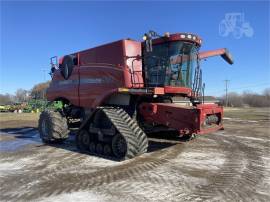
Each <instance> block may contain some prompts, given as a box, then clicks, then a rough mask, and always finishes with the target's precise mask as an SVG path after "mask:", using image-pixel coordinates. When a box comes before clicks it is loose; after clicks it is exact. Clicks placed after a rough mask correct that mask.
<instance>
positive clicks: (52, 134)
mask: <svg viewBox="0 0 270 202" xmlns="http://www.w3.org/2000/svg"><path fill="white" fill-rule="evenodd" d="M201 42H202V41H201V39H200V37H198V36H197V35H194V34H190V33H177V34H172V35H169V33H166V34H165V35H164V36H159V35H158V34H157V33H155V32H153V31H150V32H149V33H147V34H145V35H144V41H143V42H139V41H134V40H131V39H125V40H120V41H116V42H112V43H109V44H105V45H102V46H98V47H95V48H91V49H87V50H84V51H80V52H76V53H73V54H70V55H66V56H64V57H62V58H60V59H59V62H58V59H57V57H54V58H52V59H51V64H52V69H51V75H52V82H51V84H50V87H49V88H48V90H47V99H48V100H49V101H60V102H62V104H63V107H62V108H61V109H59V110H56V111H50V110H45V111H44V112H42V113H41V115H40V119H39V131H40V136H41V138H42V140H43V141H44V142H46V143H51V142H62V141H64V140H65V139H67V138H68V134H69V128H71V127H74V124H78V127H79V130H78V133H77V134H76V143H77V146H78V148H79V149H80V151H82V152H87V153H91V154H98V155H101V156H110V157H114V158H116V159H119V160H123V159H130V158H133V157H135V156H137V155H140V154H142V153H145V152H146V151H147V147H148V140H147V136H146V134H145V133H149V132H153V131H159V130H165V131H166V130H168V131H169V130H173V131H176V132H178V134H179V136H186V137H193V136H194V135H195V134H205V133H210V132H214V131H217V130H219V129H222V128H223V125H222V117H223V108H222V107H221V106H218V105H217V104H204V84H202V71H201V68H200V60H202V59H203V58H207V57H210V56H216V55H220V56H222V57H223V59H225V60H226V61H227V62H228V63H230V64H232V63H233V61H232V57H231V55H230V54H229V52H228V51H227V49H218V50H214V51H206V52H199V49H200V46H201ZM53 59H55V61H56V62H53ZM178 98H185V99H186V100H188V101H189V102H188V103H189V104H188V105H186V106H183V105H180V104H177V103H175V102H174V100H177V99H178Z"/></svg>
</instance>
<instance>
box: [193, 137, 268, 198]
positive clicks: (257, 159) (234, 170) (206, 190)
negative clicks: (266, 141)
mask: <svg viewBox="0 0 270 202" xmlns="http://www.w3.org/2000/svg"><path fill="white" fill-rule="evenodd" d="M209 138H210V139H213V140H215V141H216V142H217V143H218V144H220V146H221V148H223V149H222V150H223V151H227V152H226V161H225V163H224V165H223V166H222V168H221V169H220V170H219V171H218V172H217V173H216V174H214V175H213V176H211V177H209V179H210V182H209V183H208V184H207V185H203V186H200V187H196V191H195V193H196V194H195V195H194V197H193V198H192V200H198V199H203V200H211V201H220V200H221V201H234V200H235V199H237V200H244V201H245V200H250V201H256V200H258V198H260V200H262V201H269V199H270V198H269V196H267V195H262V194H260V193H256V190H255V189H254V188H255V187H256V186H257V185H258V184H260V182H261V181H262V179H263V178H264V173H265V172H264V169H263V168H264V167H265V166H264V163H263V161H262V159H261V154H259V153H258V152H259V151H260V149H255V148H252V147H249V146H248V145H246V144H243V143H241V142H239V141H238V140H236V138H227V137H223V138H222V139H220V137H218V135H211V136H209ZM225 148H226V149H225ZM255 193H256V194H255Z"/></svg>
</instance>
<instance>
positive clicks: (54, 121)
mask: <svg viewBox="0 0 270 202" xmlns="http://www.w3.org/2000/svg"><path fill="white" fill-rule="evenodd" d="M38 130H39V134H40V138H41V139H42V141H43V142H44V143H62V142H63V141H64V140H66V139H67V138H68V134H69V130H68V125H67V120H66V118H65V117H63V116H62V115H61V114H60V113H59V112H55V111H50V110H45V111H43V112H42V113H41V114H40V117H39V121H38Z"/></svg>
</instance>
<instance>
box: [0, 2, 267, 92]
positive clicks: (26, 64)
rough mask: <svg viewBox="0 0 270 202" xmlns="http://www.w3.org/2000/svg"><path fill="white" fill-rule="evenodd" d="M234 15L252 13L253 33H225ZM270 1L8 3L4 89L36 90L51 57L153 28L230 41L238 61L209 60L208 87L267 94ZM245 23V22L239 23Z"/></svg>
mask: <svg viewBox="0 0 270 202" xmlns="http://www.w3.org/2000/svg"><path fill="white" fill-rule="evenodd" d="M226 13H244V15H245V19H244V21H245V22H249V23H250V26H251V27H252V29H253V30H254V34H253V36H252V37H246V36H243V37H241V38H240V39H236V38H235V37H234V36H233V35H232V33H230V34H229V36H227V37H222V36H221V35H220V34H219V23H220V22H221V21H222V20H223V19H224V16H225V14H226ZM269 24H270V23H269V2H268V1H260V2H258V1H257V2H255V1H254V2H252V1H238V2H233V1H227V2H213V1H204V2H198V1H178V2H149V3H147V2H141V1H140V2H89V1H82V2H78V1H76V2H61V1H58V2H52V1H47V2H45V1H44V2H33V1H29V2H10V1H4V2H1V63H0V68H1V70H0V80H1V83H0V93H14V92H15V91H16V89H17V88H24V89H31V88H32V86H33V85H34V84H36V83H39V82H43V81H44V79H46V80H49V79H50V77H49V75H46V78H44V69H47V71H49V68H50V67H49V58H50V57H51V56H54V55H58V56H61V55H64V54H68V53H72V52H75V51H78V50H82V49H86V48H89V47H94V46H97V45H100V44H103V43H107V42H111V41H114V40H118V39H122V38H133V39H136V40H141V38H142V35H143V34H144V33H145V32H147V31H148V30H155V31H157V32H158V33H161V34H162V33H164V32H166V31H169V32H170V33H174V32H192V33H196V34H198V35H200V36H201V37H202V38H203V45H202V48H201V50H211V49H217V48H222V47H226V48H228V49H229V50H230V52H231V53H232V54H233V56H234V60H235V64H234V65H232V66H230V65H229V64H227V63H226V62H225V61H223V60H222V59H221V58H220V57H216V58H209V59H207V61H203V62H202V68H203V74H204V75H203V79H204V82H205V83H206V93H207V94H212V95H222V94H224V86H225V85H224V80H225V79H229V80H230V83H229V90H230V91H236V92H241V91H243V90H250V91H254V92H261V91H262V90H263V89H264V88H266V87H270V61H269V55H270V50H269V44H270V42H269ZM237 26H238V27H241V26H242V23H241V22H239V23H238V25H237Z"/></svg>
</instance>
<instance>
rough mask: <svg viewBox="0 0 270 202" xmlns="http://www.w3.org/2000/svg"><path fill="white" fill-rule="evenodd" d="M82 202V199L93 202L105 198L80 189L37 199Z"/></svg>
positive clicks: (41, 200)
mask: <svg viewBox="0 0 270 202" xmlns="http://www.w3.org/2000/svg"><path fill="white" fill-rule="evenodd" d="M51 201H54V202H62V201H65V202H73V201H76V202H80V201H91V202H100V201H105V200H104V198H102V197H101V196H99V195H97V194H96V193H93V192H89V191H88V192H87V191H78V192H72V193H63V194H60V195H56V196H50V197H47V198H41V199H40V200H37V202H51Z"/></svg>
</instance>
